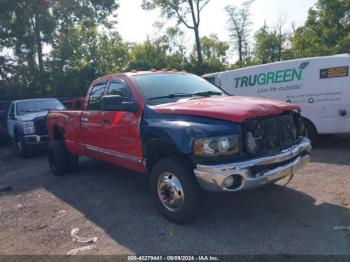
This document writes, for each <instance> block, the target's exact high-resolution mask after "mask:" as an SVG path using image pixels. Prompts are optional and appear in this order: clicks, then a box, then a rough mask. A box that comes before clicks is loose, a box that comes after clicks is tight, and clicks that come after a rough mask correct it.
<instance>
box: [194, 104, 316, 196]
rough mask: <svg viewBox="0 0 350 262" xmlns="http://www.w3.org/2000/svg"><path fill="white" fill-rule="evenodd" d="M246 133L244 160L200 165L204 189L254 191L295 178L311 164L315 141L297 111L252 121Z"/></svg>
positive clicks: (244, 127) (198, 171) (197, 171)
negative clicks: (294, 176) (253, 189)
mask: <svg viewBox="0 0 350 262" xmlns="http://www.w3.org/2000/svg"><path fill="white" fill-rule="evenodd" d="M242 131H243V134H242V153H243V154H244V155H245V157H244V160H243V159H241V160H240V161H237V162H233V163H226V164H221V165H197V167H196V169H195V171H194V173H195V175H196V178H197V180H198V182H199V184H200V185H201V186H202V188H204V189H206V190H209V191H216V192H220V191H221V192H222V191H224V192H225V191H226V192H236V191H241V190H244V189H248V188H254V187H258V186H261V185H265V184H269V183H273V182H276V181H278V180H280V179H282V178H285V177H288V176H292V175H293V174H294V173H295V172H297V171H298V170H300V169H301V168H303V167H304V166H305V165H306V164H307V163H308V162H309V161H310V156H311V142H310V140H309V139H307V138H306V137H304V128H303V124H302V118H301V116H300V114H299V113H297V112H294V111H291V112H285V113H282V114H280V115H274V116H269V117H257V118H254V119H249V120H247V121H245V122H244V123H243V125H242ZM230 181H234V183H228V182H230Z"/></svg>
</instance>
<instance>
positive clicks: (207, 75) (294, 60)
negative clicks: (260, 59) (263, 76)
mask: <svg viewBox="0 0 350 262" xmlns="http://www.w3.org/2000/svg"><path fill="white" fill-rule="evenodd" d="M336 58H350V54H338V55H332V56H315V57H305V58H297V59H290V60H285V61H279V62H274V63H268V64H261V65H255V66H248V67H243V68H237V69H233V70H227V71H222V72H216V73H211V74H205V75H203V76H202V77H210V76H215V75H217V74H222V73H226V72H232V71H241V70H246V69H249V68H260V67H264V66H268V65H279V64H286V63H289V62H297V61H300V62H301V61H304V60H308V61H312V60H320V59H322V60H324V59H336Z"/></svg>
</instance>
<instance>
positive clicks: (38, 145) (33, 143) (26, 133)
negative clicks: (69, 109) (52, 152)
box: [7, 98, 64, 157]
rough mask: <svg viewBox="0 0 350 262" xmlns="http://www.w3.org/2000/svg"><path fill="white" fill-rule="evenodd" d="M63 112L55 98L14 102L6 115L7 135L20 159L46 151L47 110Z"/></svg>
mask: <svg viewBox="0 0 350 262" xmlns="http://www.w3.org/2000/svg"><path fill="white" fill-rule="evenodd" d="M53 109H54V110H63V109H64V106H63V105H62V104H61V102H59V101H58V100H57V99H55V98H45V99H27V100H15V101H13V102H12V103H11V105H10V108H9V111H8V114H7V128H8V133H9V135H10V137H11V138H12V140H13V141H14V142H15V144H16V148H17V151H18V153H19V154H20V156H21V157H28V156H30V155H31V153H32V152H33V151H34V150H40V149H46V147H47V143H48V142H49V137H48V133H47V128H46V116H47V114H48V111H49V110H53Z"/></svg>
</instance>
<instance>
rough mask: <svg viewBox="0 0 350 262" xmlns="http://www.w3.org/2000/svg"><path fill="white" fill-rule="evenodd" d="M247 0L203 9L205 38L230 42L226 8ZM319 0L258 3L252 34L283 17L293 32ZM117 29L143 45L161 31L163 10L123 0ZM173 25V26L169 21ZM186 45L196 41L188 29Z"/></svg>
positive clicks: (216, 2) (217, 0)
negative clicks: (293, 24)
mask: <svg viewBox="0 0 350 262" xmlns="http://www.w3.org/2000/svg"><path fill="white" fill-rule="evenodd" d="M242 2H244V0H211V1H210V3H209V4H208V6H207V7H206V8H205V9H204V10H203V13H202V16H201V19H202V20H201V25H200V34H201V36H204V35H210V34H216V35H217V36H218V37H219V39H220V40H224V41H228V40H229V33H228V30H227V28H228V23H227V15H226V13H225V10H224V8H225V6H227V5H235V6H239V5H240V4H241V3H242ZM316 2H317V0H294V1H291V0H256V1H255V3H254V4H253V5H252V7H251V12H252V17H251V20H252V23H253V25H252V32H254V31H256V30H257V29H259V28H260V27H261V26H262V25H263V24H264V21H266V23H267V25H270V26H273V25H275V24H276V23H277V21H278V20H279V19H280V18H281V17H282V18H283V21H284V22H285V29H286V30H289V29H291V24H292V23H293V22H294V23H295V24H296V26H300V25H302V24H303V23H304V22H305V20H306V18H307V12H308V10H309V8H311V7H312V6H313V5H314V4H315V3H316ZM119 3H120V8H119V9H118V18H117V21H118V24H117V25H116V28H117V30H118V31H119V33H120V34H121V35H122V37H123V39H124V40H126V41H130V42H142V41H144V40H146V39H147V36H150V37H153V36H157V33H159V32H157V30H156V29H155V28H154V26H153V24H154V22H156V21H160V20H161V19H160V18H159V11H144V10H142V8H141V3H142V0H119ZM169 25H171V23H170V22H169ZM183 30H184V31H185V32H186V35H185V41H186V46H192V45H193V42H194V38H193V33H192V31H190V30H186V28H183Z"/></svg>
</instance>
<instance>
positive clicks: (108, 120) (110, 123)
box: [103, 79, 142, 168]
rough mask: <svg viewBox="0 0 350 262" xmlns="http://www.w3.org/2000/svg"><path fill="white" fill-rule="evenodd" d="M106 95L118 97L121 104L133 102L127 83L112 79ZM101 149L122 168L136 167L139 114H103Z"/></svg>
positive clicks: (139, 149)
mask: <svg viewBox="0 0 350 262" xmlns="http://www.w3.org/2000/svg"><path fill="white" fill-rule="evenodd" d="M107 95H119V96H121V97H122V102H135V100H134V98H133V96H132V94H131V91H130V89H129V87H128V85H127V83H126V82H125V81H124V80H122V79H113V80H112V81H111V82H110V84H109V87H108V91H107ZM103 114H104V119H103V123H104V127H103V138H104V139H103V142H104V145H103V147H104V148H105V149H106V150H107V153H108V154H110V155H112V156H113V157H114V158H115V159H116V161H117V162H119V163H121V164H122V165H123V166H128V167H129V168H132V166H138V165H140V164H141V162H142V148H141V139H140V134H139V130H140V129H139V125H140V119H141V113H140V112H104V113H103Z"/></svg>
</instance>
